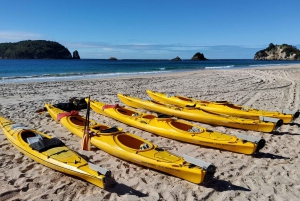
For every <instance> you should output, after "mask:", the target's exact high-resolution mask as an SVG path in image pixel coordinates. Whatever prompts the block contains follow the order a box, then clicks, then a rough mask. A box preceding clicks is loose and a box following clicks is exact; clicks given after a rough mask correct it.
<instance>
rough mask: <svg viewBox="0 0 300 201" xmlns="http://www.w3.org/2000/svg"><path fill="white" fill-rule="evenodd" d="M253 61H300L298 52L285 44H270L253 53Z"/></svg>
mask: <svg viewBox="0 0 300 201" xmlns="http://www.w3.org/2000/svg"><path fill="white" fill-rule="evenodd" d="M254 60H300V50H299V49H297V48H296V47H295V46H291V45H287V44H282V45H274V44H273V43H270V45H269V47H267V48H266V49H263V50H260V51H258V52H256V53H255V55H254Z"/></svg>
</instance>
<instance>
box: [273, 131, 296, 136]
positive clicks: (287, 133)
mask: <svg viewBox="0 0 300 201" xmlns="http://www.w3.org/2000/svg"><path fill="white" fill-rule="evenodd" d="M271 134H273V135H300V134H299V133H290V132H279V131H273V132H271Z"/></svg>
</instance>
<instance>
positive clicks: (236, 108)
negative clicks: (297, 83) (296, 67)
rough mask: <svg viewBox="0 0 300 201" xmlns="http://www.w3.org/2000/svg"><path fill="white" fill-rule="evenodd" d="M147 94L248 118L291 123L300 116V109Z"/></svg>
mask: <svg viewBox="0 0 300 201" xmlns="http://www.w3.org/2000/svg"><path fill="white" fill-rule="evenodd" d="M146 92H147V94H148V95H149V96H150V97H151V98H152V99H153V100H155V101H159V102H162V103H166V104H171V105H177V106H181V107H186V106H191V107H194V108H198V109H203V110H206V111H209V112H213V113H219V114H227V115H231V116H235V117H241V118H246V119H259V117H260V116H264V117H272V118H277V119H282V121H283V123H290V122H292V121H293V120H295V119H296V118H298V117H299V111H290V110H282V111H267V110H257V109H253V108H250V107H246V106H240V105H236V104H231V103H229V102H228V101H216V102H211V101H205V100H196V99H192V98H188V97H185V96H179V95H170V94H164V93H160V92H154V91H151V90H146Z"/></svg>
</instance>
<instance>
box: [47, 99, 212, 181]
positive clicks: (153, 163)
mask: <svg viewBox="0 0 300 201" xmlns="http://www.w3.org/2000/svg"><path fill="white" fill-rule="evenodd" d="M46 108H47V110H48V112H49V113H50V115H51V116H52V117H54V118H53V119H54V120H56V117H57V115H58V114H60V113H65V111H63V110H60V109H58V108H55V107H54V106H52V105H50V104H46ZM84 122H85V118H84V117H82V116H65V117H63V118H61V119H60V123H61V124H62V125H63V126H64V127H66V128H67V129H68V130H69V131H71V132H72V133H73V134H75V135H77V136H78V137H80V138H82V137H83V127H84ZM109 129H112V128H111V127H109V126H106V125H104V124H100V123H97V122H95V121H93V120H90V131H91V132H92V133H93V135H92V137H91V143H92V144H93V145H94V146H96V147H98V148H99V149H102V150H103V151H105V152H107V153H109V154H111V155H113V156H116V157H118V158H121V159H123V160H126V161H130V162H132V163H136V164H139V165H142V166H146V167H149V168H152V169H156V170H159V171H162V172H166V173H168V174H171V175H174V176H177V177H179V178H182V179H185V180H187V181H190V182H193V183H197V184H200V183H206V182H208V181H209V180H210V179H211V178H212V177H213V175H214V172H215V167H214V166H213V165H211V166H210V167H209V168H206V169H205V168H201V167H199V166H193V165H192V164H190V163H188V162H186V161H185V160H184V158H183V157H180V156H176V155H174V154H172V153H170V152H168V151H165V150H163V149H161V148H159V147H158V146H157V145H155V144H152V143H151V142H149V141H147V140H145V139H143V138H141V137H138V136H136V135H133V134H131V133H127V132H122V129H120V128H115V129H112V130H114V131H112V132H105V130H109ZM145 143H146V144H147V145H148V146H147V147H146V148H145V149H143V150H142V149H140V147H141V146H142V145H143V144H145Z"/></svg>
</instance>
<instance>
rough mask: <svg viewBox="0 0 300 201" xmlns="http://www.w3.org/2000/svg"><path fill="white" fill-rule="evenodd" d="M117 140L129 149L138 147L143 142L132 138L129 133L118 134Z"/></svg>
mask: <svg viewBox="0 0 300 201" xmlns="http://www.w3.org/2000/svg"><path fill="white" fill-rule="evenodd" d="M118 140H119V142H120V143H122V144H123V145H124V146H126V147H129V148H131V149H140V146H141V145H142V144H143V143H144V142H143V141H142V140H139V139H137V138H134V137H132V136H130V135H118Z"/></svg>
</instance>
